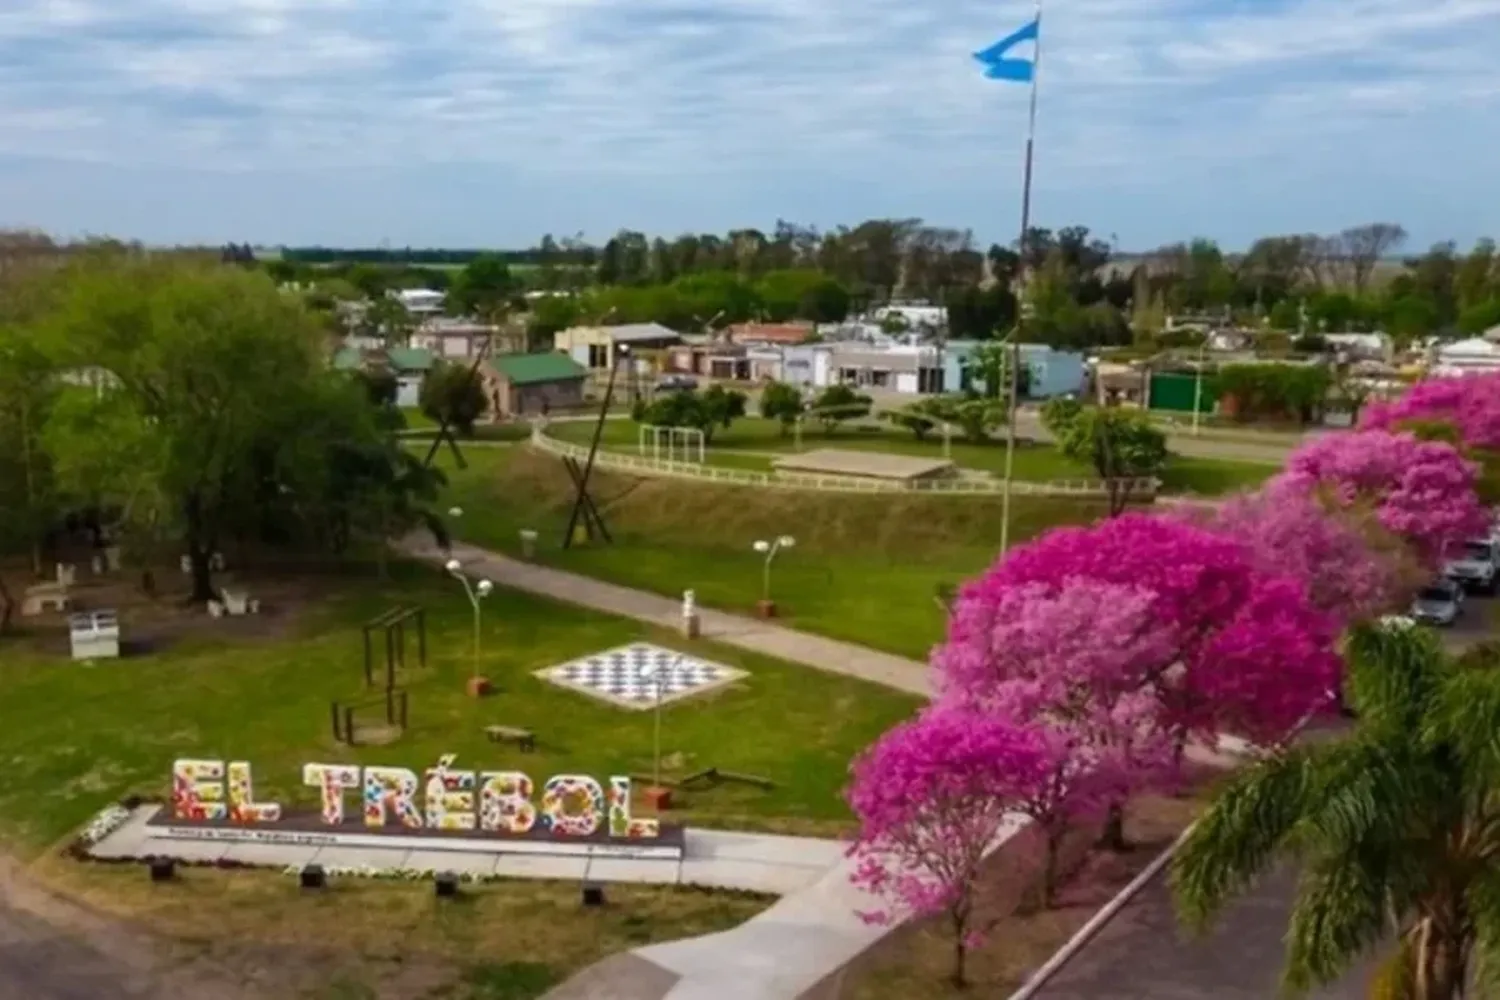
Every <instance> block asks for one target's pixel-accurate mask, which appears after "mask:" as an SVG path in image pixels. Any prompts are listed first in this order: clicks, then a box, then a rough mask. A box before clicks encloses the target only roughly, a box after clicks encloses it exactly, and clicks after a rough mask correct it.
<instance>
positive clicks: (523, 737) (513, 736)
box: [484, 726, 536, 753]
mask: <svg viewBox="0 0 1500 1000" xmlns="http://www.w3.org/2000/svg"><path fill="white" fill-rule="evenodd" d="M484 735H486V736H488V737H489V739H490V742H491V743H514V744H515V745H516V746H518V747H520V748H521V752H522V753H531V752H532V751H533V750H535V749H536V734H535V733H533V732H532V731H531V730H529V729H521V728H520V727H518V726H485V727H484Z"/></svg>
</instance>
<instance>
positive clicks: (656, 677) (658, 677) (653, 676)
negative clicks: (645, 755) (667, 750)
mask: <svg viewBox="0 0 1500 1000" xmlns="http://www.w3.org/2000/svg"><path fill="white" fill-rule="evenodd" d="M681 663H682V654H681V653H678V654H677V659H675V660H673V661H672V666H671V668H670V670H676V669H677V667H678V666H679V665H680V664H681ZM663 673H664V671H663V670H662V669H661V666H660V665H659V664H656V663H648V664H646V665H645V666H643V667H641V669H640V673H639V676H641V677H644V678H645V679H646V680H648V681H650V682H651V693H652V698H653V699H654V700H655V714H656V721H655V734H654V735H653V736H652V740H651V788H652V792H651V794H652V796H653V797H654V798H655V800H656V802H657V807H658V808H661V804H662V803H664V802H666V801H667V798H666V795H665V793H664V792H663V790H662V784H661V695H662V687H663V685H664V684H665V683H666V680H667V679H666V677H664V676H662V674H663Z"/></svg>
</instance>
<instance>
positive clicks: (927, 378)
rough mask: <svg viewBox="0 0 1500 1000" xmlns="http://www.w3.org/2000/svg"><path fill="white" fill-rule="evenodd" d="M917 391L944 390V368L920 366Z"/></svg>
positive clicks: (933, 391) (934, 391)
mask: <svg viewBox="0 0 1500 1000" xmlns="http://www.w3.org/2000/svg"><path fill="white" fill-rule="evenodd" d="M917 391H918V392H923V393H928V392H932V393H936V392H942V391H943V370H942V369H941V368H918V369H917Z"/></svg>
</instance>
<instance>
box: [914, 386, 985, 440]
mask: <svg viewBox="0 0 1500 1000" xmlns="http://www.w3.org/2000/svg"><path fill="white" fill-rule="evenodd" d="M922 410H923V412H925V413H927V414H928V415H930V416H932V417H934V418H935V419H936V420H937V421H938V422H939V423H945V424H952V425H953V426H955V427H957V428H958V429H959V433H960V434H962V435H963V437H964V440H966V441H968V442H969V443H970V444H985V443H987V442H988V441H989V440H990V435H991V434H993V433H994V432H995V431H996V430H998V429H999V428H1000V427H1001V425H1003V424H1004V423H1005V417H1006V407H1005V406H1004V404H1002V403H1000V402H999V401H997V400H993V399H988V398H986V397H984V396H975V395H972V394H966V393H950V394H948V395H945V396H937V397H934V398H933V399H929V400H924V401H923V403H922Z"/></svg>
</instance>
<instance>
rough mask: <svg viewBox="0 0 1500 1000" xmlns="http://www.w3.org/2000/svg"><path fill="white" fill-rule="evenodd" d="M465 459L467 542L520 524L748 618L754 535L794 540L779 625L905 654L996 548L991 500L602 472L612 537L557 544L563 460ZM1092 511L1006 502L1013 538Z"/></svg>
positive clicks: (558, 558) (530, 455) (574, 556)
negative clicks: (948, 590)
mask: <svg viewBox="0 0 1500 1000" xmlns="http://www.w3.org/2000/svg"><path fill="white" fill-rule="evenodd" d="M468 458H469V462H470V466H469V468H468V469H467V470H465V471H458V470H456V469H454V468H453V467H452V464H451V462H450V461H449V460H448V456H447V455H446V454H445V455H444V456H443V467H444V468H445V470H446V471H447V472H448V474H449V476H450V486H449V493H448V495H449V496H450V497H451V502H452V504H453V505H455V506H458V507H461V508H463V510H464V514H463V517H462V518H461V519H460V520H459V521H458V522H456V523H454V524H453V525H452V526H451V527H452V530H453V532H454V533H455V535H456V536H457V537H459V538H461V539H463V540H465V541H468V542H472V543H474V544H476V545H480V546H483V547H486V548H490V549H494V550H497V551H500V552H505V553H509V554H515V553H516V552H517V551H518V549H519V544H520V543H519V532H520V531H521V530H523V529H531V530H534V531H536V532H538V534H539V538H538V553H537V558H538V559H539V560H540V561H541V562H544V563H546V564H548V565H552V566H556V567H558V568H561V569H567V570H572V571H574V572H577V573H581V574H583V575H585V576H592V577H596V578H598V579H602V580H608V581H610V582H612V583H617V584H621V585H624V586H629V587H636V588H639V589H642V590H649V591H654V592H656V593H659V594H666V595H671V596H677V595H680V594H681V593H682V592H683V591H684V590H688V589H691V590H694V591H696V593H697V597H698V600H699V602H700V603H702V604H703V605H705V606H707V607H712V608H719V609H722V610H725V611H733V612H740V613H751V612H753V610H754V607H755V603H756V601H757V600H759V599H760V597H761V584H762V566H763V563H762V558H761V557H760V556H758V555H757V554H756V553H755V552H754V551H753V548H752V546H753V544H754V542H755V541H756V540H757V539H765V538H774V537H777V536H779V535H783V534H787V535H791V536H793V537H794V538H795V539H796V542H797V544H796V546H795V548H793V549H791V550H788V551H785V552H784V553H782V554H781V555H779V556H778V557H777V560H776V563H775V565H774V567H773V571H772V594H771V596H772V597H773V599H774V600H775V601H776V602H777V604H778V607H779V610H780V613H781V617H782V619H783V620H784V621H785V623H786V624H788V625H790V626H791V627H793V628H798V629H804V630H806V631H809V632H815V633H818V634H820V635H826V636H829V637H831V638H835V639H843V640H846V641H849V642H854V643H858V644H861V645H865V646H869V647H872V648H875V649H882V650H887V651H889V652H893V653H898V654H900V655H903V656H908V657H911V658H914V659H926V657H927V654H928V653H929V652H930V651H931V648H932V646H933V645H934V644H935V643H937V642H938V641H939V640H940V639H941V638H942V634H943V626H944V621H945V617H946V616H945V614H944V612H943V610H942V608H941V607H940V606H939V604H938V602H937V600H936V595H937V593H938V591H939V589H940V588H944V587H952V586H954V585H956V584H959V583H961V582H962V581H964V580H966V579H969V578H971V577H973V576H976V575H977V574H979V573H981V572H982V571H983V570H984V569H986V568H987V567H988V566H989V565H990V564H991V563H992V562H994V559H995V556H996V553H997V552H998V550H999V542H1000V524H1001V519H1000V509H1001V507H1000V499H999V498H998V497H996V496H989V495H983V496H930V495H924V494H890V493H886V494H879V495H849V494H834V493H813V492H800V491H791V490H766V489H756V488H753V487H737V486H722V485H716V484H709V483H700V482H693V481H687V480H680V479H636V478H631V477H627V476H620V475H615V474H611V473H607V472H605V471H604V470H600V469H596V470H595V471H594V477H595V478H594V479H593V481H592V485H591V493H592V494H593V496H594V499H595V502H596V503H597V504H598V506H599V508H600V509H601V511H602V512H603V514H604V518H605V521H606V524H607V526H608V527H609V529H610V532H611V533H612V535H613V537H614V542H613V544H605V543H602V542H599V543H589V544H582V545H575V546H574V547H572V548H571V549H566V550H565V549H563V548H562V544H561V542H562V538H563V535H564V532H565V530H566V524H567V519H568V513H569V510H570V505H571V500H572V491H571V486H570V482H569V480H568V477H567V474H566V472H565V470H564V469H563V466H562V464H561V462H559V461H558V460H557V459H555V458H552V457H549V456H544V455H540V454H537V453H536V452H533V451H532V450H530V449H527V448H509V449H492V450H490V451H487V452H484V453H482V454H481V453H480V452H479V449H473V450H472V452H471V453H470V454H469V455H468ZM447 505H448V502H447V501H446V500H445V502H444V506H447ZM1100 513H1102V510H1101V508H1100V507H1099V506H1098V505H1097V504H1092V503H1087V502H1080V501H1068V500H1053V499H1046V500H1042V499H1036V498H1030V497H1024V498H1023V497H1016V498H1014V500H1013V511H1012V523H1011V538H1012V541H1017V542H1018V541H1021V540H1024V539H1026V538H1029V537H1031V536H1033V535H1035V534H1037V533H1038V532H1040V531H1042V530H1044V529H1045V528H1048V527H1051V526H1053V525H1057V524H1065V523H1085V522H1088V521H1091V520H1093V519H1094V518H1096V517H1097V516H1099V514H1100Z"/></svg>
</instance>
